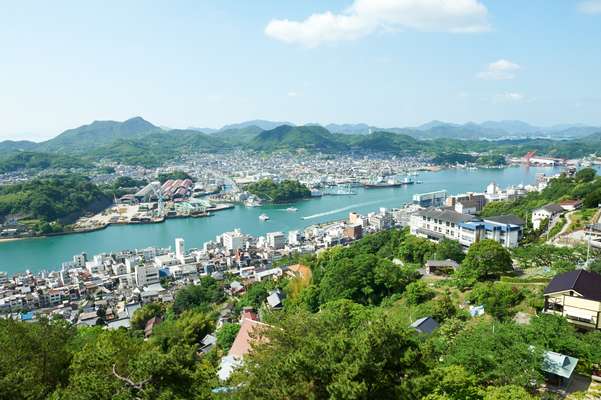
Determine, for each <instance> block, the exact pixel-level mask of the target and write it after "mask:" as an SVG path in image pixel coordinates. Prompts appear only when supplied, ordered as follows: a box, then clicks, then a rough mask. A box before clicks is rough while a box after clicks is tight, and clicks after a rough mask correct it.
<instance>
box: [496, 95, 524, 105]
mask: <svg viewBox="0 0 601 400" xmlns="http://www.w3.org/2000/svg"><path fill="white" fill-rule="evenodd" d="M525 98H526V97H525V96H524V95H523V94H522V93H518V92H505V93H501V94H497V95H496V96H495V97H494V98H493V101H494V102H495V103H517V102H520V101H523V100H524V99H525Z"/></svg>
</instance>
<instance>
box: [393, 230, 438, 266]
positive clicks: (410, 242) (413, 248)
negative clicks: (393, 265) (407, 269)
mask: <svg viewBox="0 0 601 400" xmlns="http://www.w3.org/2000/svg"><path fill="white" fill-rule="evenodd" d="M435 252H436V244H434V243H432V242H431V241H429V240H428V239H424V238H421V237H418V236H413V235H408V236H407V237H406V238H405V240H404V241H403V243H402V244H401V246H400V248H399V256H400V257H401V258H402V259H403V260H405V261H407V262H411V263H417V264H423V263H424V262H425V261H426V260H427V259H428V258H429V257H431V256H433V255H434V254H435Z"/></svg>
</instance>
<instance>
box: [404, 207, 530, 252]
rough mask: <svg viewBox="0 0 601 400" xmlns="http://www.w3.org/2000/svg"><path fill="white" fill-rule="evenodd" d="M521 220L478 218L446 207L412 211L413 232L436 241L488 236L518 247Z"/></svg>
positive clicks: (467, 243)
mask: <svg viewBox="0 0 601 400" xmlns="http://www.w3.org/2000/svg"><path fill="white" fill-rule="evenodd" d="M524 225H525V223H524V221H522V220H521V219H520V218H518V217H516V216H513V215H502V216H497V217H486V218H477V217H474V216H472V215H468V214H462V213H458V212H456V211H452V210H447V209H435V208H428V209H425V210H419V211H417V212H415V213H414V214H413V215H411V218H410V221H409V227H410V231H411V233H412V234H413V235H417V236H421V237H424V238H428V239H431V240H435V241H438V240H440V239H442V238H447V239H452V240H457V241H459V243H461V244H462V245H463V246H465V247H469V246H471V245H472V244H473V243H476V242H477V241H479V240H482V239H491V240H494V241H496V242H499V243H500V244H501V245H503V246H504V247H508V248H511V247H517V245H518V244H519V241H520V239H521V238H522V234H523V230H524Z"/></svg>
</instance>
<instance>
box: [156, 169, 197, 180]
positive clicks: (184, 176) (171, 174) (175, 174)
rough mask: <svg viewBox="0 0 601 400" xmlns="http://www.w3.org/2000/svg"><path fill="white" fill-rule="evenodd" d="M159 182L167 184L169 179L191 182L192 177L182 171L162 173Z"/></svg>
mask: <svg viewBox="0 0 601 400" xmlns="http://www.w3.org/2000/svg"><path fill="white" fill-rule="evenodd" d="M158 179H159V182H161V183H165V182H167V181H168V180H169V179H173V180H177V179H182V180H184V179H190V180H193V179H192V177H191V176H190V175H188V174H187V173H186V172H184V171H171V172H164V173H161V174H159V177H158Z"/></svg>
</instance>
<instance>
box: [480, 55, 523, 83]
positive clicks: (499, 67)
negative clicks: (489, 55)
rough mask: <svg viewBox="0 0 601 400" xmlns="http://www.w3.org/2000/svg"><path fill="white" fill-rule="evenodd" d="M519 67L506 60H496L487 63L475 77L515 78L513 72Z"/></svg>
mask: <svg viewBox="0 0 601 400" xmlns="http://www.w3.org/2000/svg"><path fill="white" fill-rule="evenodd" d="M520 68H521V67H520V66H519V65H518V64H516V63H513V62H511V61H508V60H504V59H501V60H498V61H495V62H493V63H490V64H488V66H487V67H486V70H485V71H482V72H480V73H479V74H478V75H477V77H478V78H479V79H487V80H493V81H500V80H507V79H513V78H515V73H516V72H517V71H518V70H519V69H520Z"/></svg>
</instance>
